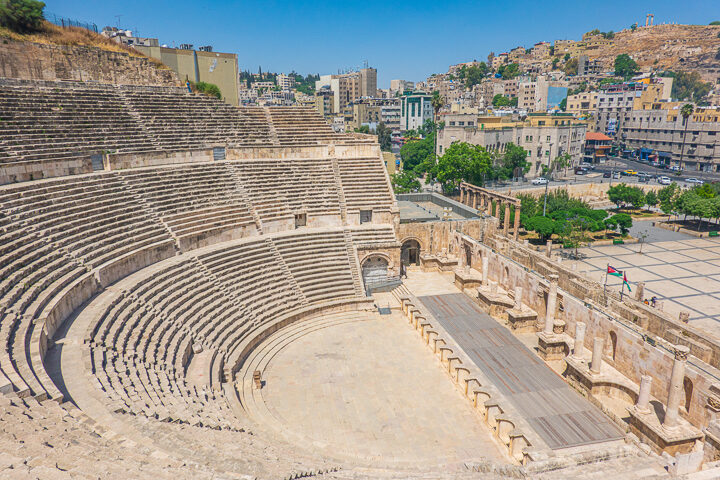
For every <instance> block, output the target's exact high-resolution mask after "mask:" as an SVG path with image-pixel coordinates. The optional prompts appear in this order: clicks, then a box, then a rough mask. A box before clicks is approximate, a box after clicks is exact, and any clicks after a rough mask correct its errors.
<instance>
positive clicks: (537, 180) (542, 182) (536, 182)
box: [531, 177, 548, 185]
mask: <svg viewBox="0 0 720 480" xmlns="http://www.w3.org/2000/svg"><path fill="white" fill-rule="evenodd" d="M531 183H532V184H533V185H545V184H547V183H548V179H547V178H545V177H537V178H533V180H532V182H531Z"/></svg>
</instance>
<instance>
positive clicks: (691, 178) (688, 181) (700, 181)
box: [685, 177, 705, 185]
mask: <svg viewBox="0 0 720 480" xmlns="http://www.w3.org/2000/svg"><path fill="white" fill-rule="evenodd" d="M685 182H687V183H696V184H698V185H702V184H703V183H705V182H703V181H702V180H700V179H699V178H694V177H690V178H686V179H685Z"/></svg>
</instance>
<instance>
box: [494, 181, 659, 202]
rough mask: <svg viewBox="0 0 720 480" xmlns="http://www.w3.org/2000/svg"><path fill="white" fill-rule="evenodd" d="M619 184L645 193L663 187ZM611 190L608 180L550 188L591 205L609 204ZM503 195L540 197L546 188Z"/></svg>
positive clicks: (519, 189) (506, 192) (517, 190)
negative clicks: (609, 191)
mask: <svg viewBox="0 0 720 480" xmlns="http://www.w3.org/2000/svg"><path fill="white" fill-rule="evenodd" d="M630 178H632V177H630ZM619 183H626V184H627V185H630V186H634V187H640V188H642V189H643V191H646V192H647V191H648V190H659V189H660V188H662V185H649V184H647V183H636V182H634V181H632V180H628V179H623V178H621V179H620V180H613V185H617V184H619ZM608 188H610V181H609V179H607V181H605V182H603V183H568V184H567V185H553V186H551V187H548V190H549V191H554V190H567V191H568V194H569V195H570V196H571V197H574V198H579V199H581V200H584V201H586V202H588V203H590V204H603V203H609V200H608V197H607V190H608ZM501 193H505V194H508V195H513V196H517V195H519V194H521V193H522V194H528V195H533V196H535V197H539V196H541V195H544V194H545V187H522V188H512V189H507V190H501Z"/></svg>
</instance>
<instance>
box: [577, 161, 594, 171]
mask: <svg viewBox="0 0 720 480" xmlns="http://www.w3.org/2000/svg"><path fill="white" fill-rule="evenodd" d="M580 166H581V167H582V168H585V169H587V170H595V165H593V164H592V163H588V162H580Z"/></svg>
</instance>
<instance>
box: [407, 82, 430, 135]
mask: <svg viewBox="0 0 720 480" xmlns="http://www.w3.org/2000/svg"><path fill="white" fill-rule="evenodd" d="M431 98H432V96H431V95H429V94H427V93H425V92H420V91H416V92H408V93H406V94H404V95H403V96H402V97H400V100H401V105H400V106H401V109H400V130H401V131H405V130H413V129H418V128H420V127H422V126H423V124H424V123H425V122H426V121H427V120H432V119H433V115H434V112H433V108H432V103H430V101H431Z"/></svg>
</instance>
